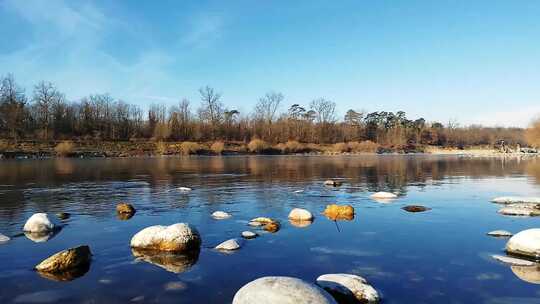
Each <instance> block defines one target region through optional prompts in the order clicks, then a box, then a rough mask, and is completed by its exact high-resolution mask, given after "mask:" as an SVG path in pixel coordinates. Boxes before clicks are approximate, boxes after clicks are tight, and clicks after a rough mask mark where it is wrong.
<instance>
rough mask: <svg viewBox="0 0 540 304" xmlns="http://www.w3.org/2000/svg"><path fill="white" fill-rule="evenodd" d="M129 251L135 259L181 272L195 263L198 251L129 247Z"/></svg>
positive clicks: (170, 270) (174, 271) (197, 258)
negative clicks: (178, 251)
mask: <svg viewBox="0 0 540 304" xmlns="http://www.w3.org/2000/svg"><path fill="white" fill-rule="evenodd" d="M131 253H132V254H133V256H134V257H135V259H136V260H137V261H143V262H146V263H149V264H152V265H155V266H158V267H160V268H163V269H165V270H167V271H169V272H172V273H182V272H185V271H187V270H189V269H190V268H191V267H192V266H193V265H195V264H196V263H197V261H198V260H199V254H200V251H199V250H198V249H194V250H188V251H184V252H182V253H176V252H168V251H156V250H144V249H136V248H131Z"/></svg>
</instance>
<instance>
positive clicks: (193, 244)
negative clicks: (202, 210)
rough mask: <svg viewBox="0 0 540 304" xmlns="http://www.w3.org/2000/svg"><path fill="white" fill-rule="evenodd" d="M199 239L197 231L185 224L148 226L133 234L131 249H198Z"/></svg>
mask: <svg viewBox="0 0 540 304" xmlns="http://www.w3.org/2000/svg"><path fill="white" fill-rule="evenodd" d="M200 245H201V237H200V235H199V232H198V231H197V229H195V228H194V227H192V226H191V225H189V224H186V223H178V224H174V225H170V226H161V225H157V226H150V227H147V228H145V229H143V230H141V231H139V232H137V234H135V235H134V236H133V238H132V239H131V247H133V248H139V249H152V250H161V251H185V250H191V249H199V247H200Z"/></svg>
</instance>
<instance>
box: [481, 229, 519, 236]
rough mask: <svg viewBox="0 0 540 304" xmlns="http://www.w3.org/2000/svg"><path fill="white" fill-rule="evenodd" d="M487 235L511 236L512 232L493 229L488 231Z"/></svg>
mask: <svg viewBox="0 0 540 304" xmlns="http://www.w3.org/2000/svg"><path fill="white" fill-rule="evenodd" d="M487 235H489V236H494V237H511V236H512V235H513V234H512V232H510V231H506V230H493V231H490V232H488V233H487Z"/></svg>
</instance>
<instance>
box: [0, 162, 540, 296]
mask: <svg viewBox="0 0 540 304" xmlns="http://www.w3.org/2000/svg"><path fill="white" fill-rule="evenodd" d="M328 178H339V179H342V180H343V182H344V184H343V186H342V187H339V188H336V189H329V188H327V187H324V186H323V184H322V183H323V181H324V180H326V179H328ZM181 186H187V187H192V188H193V189H194V190H193V191H192V192H190V193H188V194H184V193H181V192H179V191H178V190H176V189H177V188H178V187H181ZM296 190H304V192H302V193H294V191H296ZM379 190H382V191H392V192H398V193H399V194H400V197H399V199H397V200H395V201H394V202H392V203H379V202H376V201H374V200H372V199H370V198H369V195H370V194H372V193H373V192H375V191H379ZM501 195H528V196H529V195H536V196H540V159H529V160H527V159H516V158H514V159H499V158H466V157H452V156H444V157H442V156H440V157H436V156H351V157H345V156H343V157H321V156H314V157H305V156H288V157H287V156H273V157H264V156H257V157H189V158H187V157H186V158H154V159H80V160H79V159H56V160H7V161H1V162H0V233H3V234H5V235H9V236H11V237H13V239H12V240H11V241H9V242H8V243H5V244H0V303H127V302H130V301H132V302H139V303H230V302H231V300H232V298H233V296H234V294H235V292H236V291H237V290H238V289H239V288H240V287H242V286H243V285H244V284H246V283H247V282H249V281H251V280H253V279H256V278H259V277H261V276H267V275H283V276H293V277H298V278H301V279H304V280H306V281H309V282H314V281H315V279H316V278H317V277H318V276H319V275H321V274H325V273H337V272H345V273H354V274H358V275H361V276H363V277H365V278H366V279H367V280H368V281H369V282H370V283H371V284H372V285H373V286H374V287H375V288H376V289H377V290H378V291H379V293H380V294H381V295H382V298H383V302H384V303H540V288H539V287H540V285H537V283H540V270H538V269H537V268H530V269H527V271H519V269H518V270H517V271H516V270H515V269H514V270H513V269H511V268H510V267H509V266H507V265H503V264H501V263H499V262H497V261H494V260H493V259H492V258H491V257H490V255H491V254H504V251H503V249H504V245H505V243H506V240H505V239H501V238H493V237H489V236H486V233H487V232H489V231H491V230H495V229H504V230H509V231H511V232H514V233H516V232H518V231H520V230H523V229H527V228H532V227H540V222H539V221H540V218H515V217H506V216H502V215H499V214H497V210H498V208H499V207H500V206H498V205H496V204H493V203H490V200H491V199H492V198H493V197H496V196H501ZM120 201H127V202H130V203H131V204H133V205H134V206H135V207H136V208H137V213H136V214H135V216H134V217H133V218H131V219H129V220H120V219H118V218H117V216H116V213H115V206H116V204H117V203H119V202H120ZM330 203H338V204H350V205H352V206H353V207H354V208H355V210H356V216H355V218H354V220H352V221H338V222H334V221H331V220H329V219H327V218H326V217H324V216H323V215H321V212H322V211H323V210H324V208H325V206H326V205H327V204H330ZM408 204H419V205H424V206H427V207H430V208H432V210H430V211H428V212H424V213H408V212H405V211H403V210H402V209H401V207H403V206H405V205H408ZM294 207H301V208H306V209H308V210H310V211H311V212H312V213H314V214H315V215H316V219H315V221H314V222H313V223H312V224H311V225H309V226H307V227H303V228H300V227H296V226H294V225H292V224H291V223H289V222H288V220H287V215H288V213H289V211H290V210H291V209H292V208H294ZM216 210H224V211H227V212H230V213H231V214H232V215H233V217H232V218H230V219H228V220H214V219H212V218H211V217H210V214H211V213H212V212H213V211H216ZM36 212H47V213H49V214H51V215H54V214H55V213H57V212H69V213H71V214H72V216H71V218H70V219H69V220H67V221H66V222H65V223H66V225H65V226H64V228H63V229H62V230H61V231H60V232H59V233H58V234H56V235H55V236H54V237H53V238H50V239H49V240H48V241H46V242H41V243H36V242H33V241H32V240H30V239H28V238H27V237H25V236H24V234H21V230H22V226H23V225H24V222H25V221H26V219H27V218H28V217H29V216H30V215H32V214H33V213H36ZM258 216H267V217H273V218H276V219H278V220H280V222H281V229H280V230H279V231H278V232H276V233H266V232H264V231H263V232H260V234H261V236H260V237H259V238H256V239H253V240H248V241H246V242H245V244H244V246H243V247H242V248H241V249H240V250H238V251H236V252H234V253H231V254H224V253H221V252H217V251H215V250H214V249H212V248H213V247H214V246H215V245H217V244H219V243H220V242H222V241H224V240H227V239H229V238H233V237H239V234H240V232H241V231H244V230H249V229H250V227H248V226H247V221H248V220H250V219H252V218H254V217H258ZM177 222H188V223H191V224H192V225H194V226H195V227H196V228H197V229H198V230H199V232H200V233H201V236H202V239H203V245H202V249H201V252H200V254H199V256H198V257H194V258H192V259H191V260H189V261H187V262H186V261H180V262H183V263H180V264H178V263H177V264H178V265H180V266H178V265H176V266H178V267H173V266H174V265H172V264H171V263H174V261H165V262H163V261H162V264H163V263H165V265H161V267H160V266H159V265H155V264H152V263H148V262H145V261H141V260H137V259H136V258H135V257H134V255H133V253H132V251H131V249H130V247H129V241H130V239H131V237H132V236H133V235H134V234H135V233H136V232H137V231H139V230H141V229H142V228H144V227H147V226H150V225H156V224H163V225H168V224H173V223H177ZM80 244H87V245H89V246H90V248H91V250H92V252H93V254H94V256H93V260H92V263H91V265H90V269H89V270H88V272H87V273H85V274H84V275H83V276H81V277H78V278H76V279H74V280H70V281H56V280H52V279H50V278H44V277H42V276H40V275H39V274H38V273H37V272H35V271H33V270H32V268H33V267H34V266H35V265H36V264H38V263H39V262H40V261H42V260H43V259H45V258H47V257H48V256H50V255H51V254H53V253H55V252H57V251H60V250H63V249H66V248H69V247H73V246H76V245H80ZM154 262H155V261H154ZM166 268H168V269H166ZM516 273H517V275H516ZM535 278H539V279H538V280H536V281H535Z"/></svg>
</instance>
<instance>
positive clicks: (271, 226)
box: [263, 222, 281, 233]
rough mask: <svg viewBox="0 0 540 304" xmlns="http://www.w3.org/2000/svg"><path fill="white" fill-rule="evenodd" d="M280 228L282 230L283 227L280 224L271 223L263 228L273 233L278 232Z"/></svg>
mask: <svg viewBox="0 0 540 304" xmlns="http://www.w3.org/2000/svg"><path fill="white" fill-rule="evenodd" d="M279 228H281V225H280V224H279V223H278V222H271V223H268V224H266V225H264V226H263V229H264V230H266V231H268V232H271V233H274V232H278V231H279Z"/></svg>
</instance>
